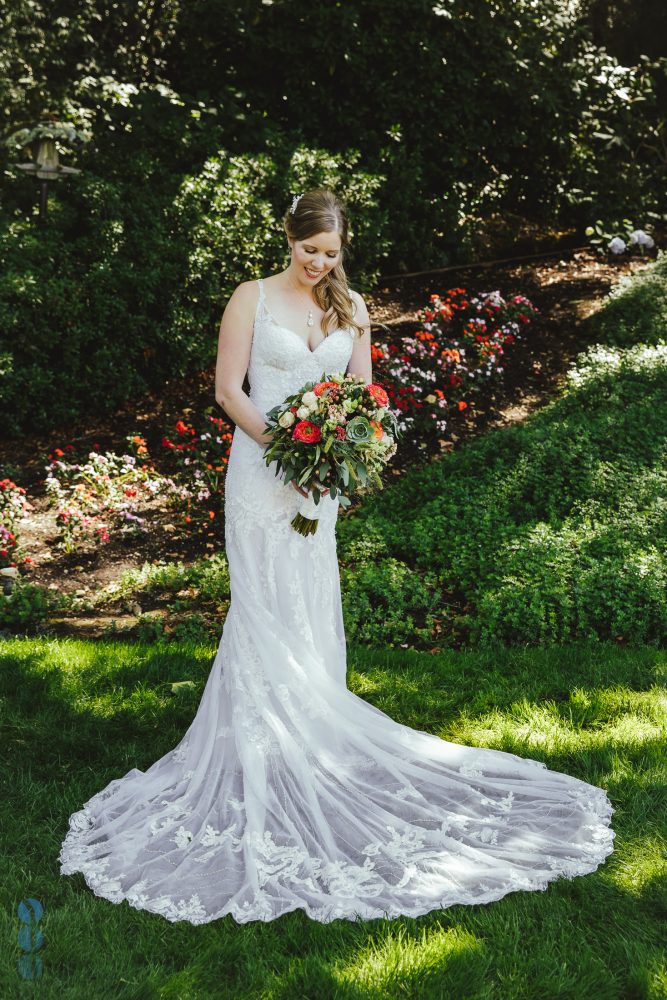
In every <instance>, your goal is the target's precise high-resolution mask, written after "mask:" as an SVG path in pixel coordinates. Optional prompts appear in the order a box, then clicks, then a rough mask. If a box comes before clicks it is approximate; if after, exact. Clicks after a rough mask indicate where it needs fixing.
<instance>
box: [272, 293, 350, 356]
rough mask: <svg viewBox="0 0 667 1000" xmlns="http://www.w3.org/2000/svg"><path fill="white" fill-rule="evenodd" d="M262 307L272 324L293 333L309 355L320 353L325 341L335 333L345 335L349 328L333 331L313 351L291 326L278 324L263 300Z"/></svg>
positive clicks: (339, 328)
mask: <svg viewBox="0 0 667 1000" xmlns="http://www.w3.org/2000/svg"><path fill="white" fill-rule="evenodd" d="M262 305H263V307H264V310H265V312H266V314H267V316H268V317H269V319H270V320H271V321H272V323H274V324H275V326H277V327H278V329H279V330H287V332H288V333H291V334H292V336H293V337H296V339H297V340H298V341H299V343H300V344H301V346H302V347H303V349H304V351H307V352H308V354H311V355H314V354H316V353H317V351H319V349H320V347H321V346H322V344H323V343H324V342H325V341H327V340H329V338H330V337H333V335H334V334H335V333H343V332H344V331H345V330H346V329H348V328H347V327H343V326H339V327H338V328H337V329H336V330H333V331H332V333H329V334H327V336H326V337H323V339H322V340H321V341H320V342H319V344H318V345H317V347H315V349H314V350H312V349H311V348H310V347H308V344H306V342H305V341H304V339H303V337H300V336H299V334H298V333H297V332H296V330H292V328H291V327H289V326H283V325H282V323H279V322H278V320H277V319H276V318H275V316H274V315H273V313H272V312H271V310H270V309H269V307H268V306H267V304H266V302H265V301H264V300H263V299H262Z"/></svg>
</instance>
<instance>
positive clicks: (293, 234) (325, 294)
mask: <svg viewBox="0 0 667 1000" xmlns="http://www.w3.org/2000/svg"><path fill="white" fill-rule="evenodd" d="M283 229H284V230H285V232H286V234H287V236H288V237H289V238H290V239H291V240H300V241H302V240H307V239H308V238H309V237H311V236H315V235H316V234H317V233H339V234H340V256H339V258H338V261H337V262H336V266H335V267H333V268H332V269H331V270H330V271H328V272H327V274H326V275H325V276H324V278H323V279H322V280H321V281H318V283H317V284H316V285H315V287H314V288H313V297H314V299H315V301H316V302H317V304H318V305H319V307H320V309H323V310H324V316H323V317H322V320H321V323H320V327H321V329H322V332H323V333H324V335H325V336H328V335H329V333H333V330H331V325H332V323H334V324H335V326H334V329H338V327H343V328H347V327H352V329H353V330H356V331H358V333H359V336H361V335H362V334H363V332H364V327H363V326H361V325H360V324H359V323H357V321H356V320H355V319H354V312H353V306H354V308H355V310H356V303H354V302H353V300H352V297H351V295H350V290H349V287H348V284H347V276H346V274H345V269H344V267H343V257H344V255H345V250H346V249H347V247H348V246H349V242H350V239H349V227H348V221H347V211H346V208H345V204H344V203H343V201H342V200H341V199H340V198H339V197H338V196H337V195H336V194H334V192H333V191H331V190H329V188H313V189H311V190H310V191H305V192H304V193H303V194H302V195H300V197H299V200H298V202H297V204H296V207H295V210H294V214H292V213H291V211H290V210H289V209H288V210H287V211H286V212H285V215H284V216H283Z"/></svg>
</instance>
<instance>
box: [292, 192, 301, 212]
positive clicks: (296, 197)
mask: <svg viewBox="0 0 667 1000" xmlns="http://www.w3.org/2000/svg"><path fill="white" fill-rule="evenodd" d="M301 197H302V195H300V194H295V195H294V197H293V198H292V204H291V206H290V212H291V213H292V215H294V213H295V212H296V206H297V205H298V204H299V198H301Z"/></svg>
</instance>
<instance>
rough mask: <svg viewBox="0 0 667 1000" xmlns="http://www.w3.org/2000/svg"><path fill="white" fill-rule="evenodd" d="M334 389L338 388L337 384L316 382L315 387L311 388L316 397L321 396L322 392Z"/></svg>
mask: <svg viewBox="0 0 667 1000" xmlns="http://www.w3.org/2000/svg"><path fill="white" fill-rule="evenodd" d="M334 388H335V389H337V388H338V382H318V383H317V385H314V386H313V392H314V393H315V395H316V396H321V395H322V393H323V392H326V391H327V389H334Z"/></svg>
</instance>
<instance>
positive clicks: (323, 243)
mask: <svg viewBox="0 0 667 1000" xmlns="http://www.w3.org/2000/svg"><path fill="white" fill-rule="evenodd" d="M289 242H290V247H291V250H292V267H293V268H294V270H295V272H296V277H297V279H298V280H299V281H300V282H301V284H303V285H307V286H312V285H316V284H317V283H318V282H319V281H321V280H322V278H323V277H324V275H325V274H326V273H327V271H331V270H332V269H333V268H334V267H335V266H336V264H337V263H338V262H339V260H340V233H317V234H316V235H315V236H310V237H309V238H308V239H307V240H290V241H289Z"/></svg>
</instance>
